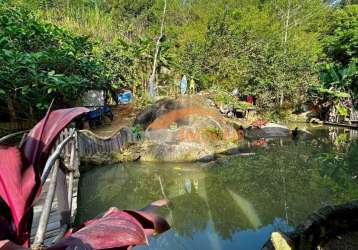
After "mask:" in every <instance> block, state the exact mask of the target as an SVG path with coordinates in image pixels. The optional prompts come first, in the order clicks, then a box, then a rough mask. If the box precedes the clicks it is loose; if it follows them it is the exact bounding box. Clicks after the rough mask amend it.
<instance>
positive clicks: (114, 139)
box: [78, 128, 137, 156]
mask: <svg viewBox="0 0 358 250" xmlns="http://www.w3.org/2000/svg"><path fill="white" fill-rule="evenodd" d="M135 141H137V139H136V136H135V135H134V134H133V133H132V131H131V130H130V129H129V128H121V129H119V130H118V131H117V132H115V133H113V134H112V135H111V136H108V137H101V136H98V135H96V134H94V133H93V132H91V131H89V130H80V131H78V145H79V146H78V147H79V155H80V156H85V155H86V156H91V155H95V154H97V153H112V152H118V151H121V150H123V148H124V147H126V145H128V144H130V143H133V142H135Z"/></svg>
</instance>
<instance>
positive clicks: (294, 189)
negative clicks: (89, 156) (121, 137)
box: [76, 127, 358, 250]
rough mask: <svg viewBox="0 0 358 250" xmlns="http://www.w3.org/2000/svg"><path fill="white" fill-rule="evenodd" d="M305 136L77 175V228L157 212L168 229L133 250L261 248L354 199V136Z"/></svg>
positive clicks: (357, 190) (357, 170)
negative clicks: (118, 215)
mask: <svg viewBox="0 0 358 250" xmlns="http://www.w3.org/2000/svg"><path fill="white" fill-rule="evenodd" d="M308 129H309V131H310V132H311V133H312V136H309V138H300V139H299V140H292V139H286V140H283V139H276V140H271V141H269V142H268V144H267V145H264V146H262V147H252V143H251V146H249V143H247V142H245V143H242V144H241V145H240V146H238V147H239V148H240V151H241V152H246V153H247V152H250V153H255V154H254V155H250V156H228V157H223V158H220V159H218V160H217V161H215V162H211V163H191V164H177V163H171V164H156V163H150V164H149V163H128V164H119V165H115V166H103V167H100V168H96V169H94V170H91V171H89V172H86V173H84V174H82V175H81V179H80V184H79V185H80V186H79V195H78V211H77V217H76V220H77V222H82V221H84V220H86V219H89V218H92V217H94V216H96V215H97V214H99V213H101V212H103V211H105V210H107V209H108V208H109V207H111V206H116V207H119V208H122V209H139V208H142V207H144V206H146V205H147V204H148V203H150V202H151V201H154V200H158V199H162V198H163V197H166V198H168V199H169V200H170V201H171V205H170V206H168V207H164V208H161V209H159V210H157V212H158V213H159V214H161V215H162V216H164V217H165V218H166V219H167V220H168V222H169V224H170V225H171V226H172V229H171V230H169V231H167V232H166V233H164V234H162V235H159V236H156V237H153V238H151V239H150V246H139V247H136V248H135V249H220V250H221V249H222V250H223V249H245V250H246V249H249V250H250V249H252V250H255V249H261V247H262V245H263V244H264V243H265V242H266V240H267V239H269V237H270V234H271V232H272V231H276V230H281V231H286V232H289V231H292V230H293V229H294V227H296V226H297V225H298V224H300V223H302V222H303V221H304V220H305V218H306V217H307V216H308V215H309V214H311V213H312V212H314V211H315V210H317V209H319V208H320V207H322V206H325V205H328V204H339V203H344V202H347V201H350V200H352V199H357V198H358V177H357V176H358V138H357V137H358V131H353V130H347V129H338V128H332V127H319V128H308Z"/></svg>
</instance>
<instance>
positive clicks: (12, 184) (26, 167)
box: [0, 108, 88, 246]
mask: <svg viewBox="0 0 358 250" xmlns="http://www.w3.org/2000/svg"><path fill="white" fill-rule="evenodd" d="M85 112H88V109H86V108H71V109H61V110H56V111H53V112H50V111H48V112H47V114H46V116H45V117H44V118H43V119H42V120H41V121H40V122H39V123H38V124H36V126H35V127H34V128H33V129H32V130H31V131H30V133H29V135H28V136H27V138H26V139H25V143H24V144H23V146H22V148H20V149H19V148H16V147H10V148H6V147H2V148H0V198H1V199H0V208H2V210H3V211H5V210H6V212H2V213H1V214H0V215H1V218H0V223H1V222H2V223H1V225H0V229H2V230H3V232H0V237H1V236H2V235H3V236H4V235H7V236H8V237H9V238H10V239H11V240H12V241H14V242H15V243H17V244H20V245H23V246H28V244H29V236H30V228H31V222H32V208H33V205H34V202H35V200H36V198H37V197H38V195H39V193H40V191H41V181H40V176H41V173H42V170H43V167H44V165H45V163H46V160H47V158H48V156H49V153H50V150H51V147H52V146H53V144H54V142H55V140H56V138H57V136H58V135H59V133H60V132H61V130H62V129H63V128H65V127H66V126H67V125H68V124H69V123H70V122H71V121H72V120H73V119H74V118H75V117H77V116H79V115H81V114H83V113H85ZM4 203H5V205H4ZM5 228H7V229H5ZM0 239H1V238H0Z"/></svg>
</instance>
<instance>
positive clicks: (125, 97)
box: [118, 90, 133, 104]
mask: <svg viewBox="0 0 358 250" xmlns="http://www.w3.org/2000/svg"><path fill="white" fill-rule="evenodd" d="M132 98H133V97H132V92H131V91H130V90H127V91H125V92H123V93H122V94H119V95H118V101H119V102H120V103H122V104H127V103H130V102H131V101H132Z"/></svg>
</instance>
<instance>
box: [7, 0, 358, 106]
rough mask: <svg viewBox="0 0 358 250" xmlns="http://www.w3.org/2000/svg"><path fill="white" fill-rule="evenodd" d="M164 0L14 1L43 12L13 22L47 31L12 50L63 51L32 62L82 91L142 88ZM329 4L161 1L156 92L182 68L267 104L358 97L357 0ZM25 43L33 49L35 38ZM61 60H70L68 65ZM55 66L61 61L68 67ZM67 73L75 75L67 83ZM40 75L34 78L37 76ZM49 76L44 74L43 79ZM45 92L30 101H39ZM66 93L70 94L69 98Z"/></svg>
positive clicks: (208, 83)
mask: <svg viewBox="0 0 358 250" xmlns="http://www.w3.org/2000/svg"><path fill="white" fill-rule="evenodd" d="M164 2H165V0H151V1H145V0H140V1H134V2H133V1H130V0H106V1H100V0H67V1H62V0H51V1H50V0H42V1H37V0H26V1H25V0H14V1H11V4H12V5H17V6H20V7H21V8H28V9H31V11H32V12H33V13H34V15H36V16H38V17H39V18H35V17H34V15H33V14H28V13H27V14H26V15H27V16H26V17H22V21H18V22H27V24H26V25H24V27H23V28H22V29H28V30H27V31H26V32H28V33H29V34H32V32H33V31H32V29H33V28H32V26H31V23H37V24H38V26H39V27H42V28H41V29H43V30H42V31H41V32H40V31H39V30H38V31H37V33H35V34H38V33H39V32H40V33H43V34H39V35H38V36H37V35H36V36H37V38H36V39H37V40H39V41H43V45H41V43H40V45H38V46H37V45H36V46H34V47H33V51H28V50H26V49H24V48H21V49H18V50H20V51H22V52H25V53H30V54H32V53H38V52H40V51H44V53H45V54H46V53H47V54H48V53H60V54H61V55H62V57H59V56H58V55H56V57H53V56H51V58H56V63H55V62H53V60H54V59H52V61H51V64H49V63H48V62H46V69H43V68H41V66H40V65H44V61H43V60H42V59H41V60H42V61H41V62H39V60H40V59H36V60H37V61H36V63H35V65H36V66H35V68H36V70H37V72H38V73H42V74H44V73H43V72H47V73H49V72H51V74H52V73H54V76H55V77H56V79H62V80H63V81H65V82H71V83H72V82H74V83H73V84H71V86H72V87H74V86H73V85H75V86H77V87H78V86H82V87H83V88H81V89H80V90H81V91H82V90H86V89H89V88H96V87H99V86H103V84H104V82H106V83H110V84H111V85H112V86H113V87H125V88H135V89H136V92H137V93H138V94H139V95H143V94H145V92H146V90H147V88H148V79H149V76H150V74H151V68H152V65H153V60H154V51H155V44H156V40H157V39H158V37H159V31H160V22H161V18H162V15H163V5H164ZM334 2H335V3H336V4H332V1H320V0H303V1H302V0H275V1H269V0H266V1H261V0H243V1H235V0H218V1H205V0H195V1H194V0H186V1H183V0H171V1H167V4H168V7H167V12H166V15H165V18H164V36H163V37H162V39H161V40H160V49H159V63H158V64H157V68H156V72H157V75H156V81H157V84H158V86H159V88H158V90H159V94H160V95H163V94H164V95H168V94H173V93H174V92H177V91H178V82H179V79H180V77H181V75H182V74H186V75H187V77H188V78H189V79H190V78H194V79H195V81H196V83H197V85H198V89H199V90H202V89H208V88H213V89H221V90H222V91H226V92H227V93H229V92H231V91H232V90H233V89H238V90H239V92H240V93H241V95H243V96H244V95H254V96H255V97H256V98H257V103H256V104H257V105H259V106H260V107H263V108H274V107H276V106H278V105H280V106H282V104H283V103H284V102H289V105H288V106H294V105H296V104H300V103H303V102H305V100H306V98H307V90H308V89H310V90H312V89H314V90H315V93H316V94H319V95H321V94H323V95H325V93H328V92H329V91H333V93H334V92H339V93H341V92H343V93H348V94H349V95H351V96H353V97H355V96H357V89H358V88H357V66H356V64H357V46H358V45H357V37H358V35H357V29H358V28H357V23H358V21H357V16H358V14H357V9H358V7H357V4H353V2H354V1H353V2H352V1H340V3H339V4H337V1H334ZM5 5H9V3H8V4H5ZM3 9H4V7H3ZM14 11H15V10H14ZM16 11H17V12H18V11H19V10H16ZM24 18H25V19H28V21H25V20H24ZM40 19H42V20H45V21H46V22H49V23H53V24H55V25H57V26H59V27H62V28H64V29H65V30H68V31H69V32H72V33H74V34H78V35H85V36H88V37H89V38H90V40H91V42H89V40H88V39H87V38H84V37H82V36H80V37H77V36H74V35H70V33H67V32H65V31H63V30H62V29H59V28H55V27H54V26H52V25H49V24H44V23H43V22H42V21H39V20H40ZM2 25H8V24H6V23H3V24H2ZM14 25H15V24H14ZM3 27H4V26H3ZM25 27H27V28H25ZM9 28H10V27H9ZM14 29H16V27H15V26H14ZM49 30H54V31H49ZM10 33H12V32H10ZM5 35H6V36H8V34H5ZM12 35H16V32H15V33H14V34H12ZM1 36H4V34H1ZM44 37H45V38H44ZM5 39H8V38H6V37H5ZM51 39H52V40H55V41H58V40H61V44H56V45H55V47H57V49H58V50H50V51H49V48H50V47H51V48H53V42H51V41H52V40H51ZM56 39H57V40H56ZM26 40H28V39H27V38H26ZM1 41H2V39H1ZM23 41H24V40H23ZM74 41H76V42H74ZM34 42H35V41H34ZM25 43H26V46H28V47H32V45H31V43H32V41H31V42H30V43H28V44H27V42H25ZM93 44H94V45H95V46H94V49H92V45H93ZM0 45H1V46H4V45H3V43H1V44H0ZM41 46H42V47H41ZM4 48H5V47H4ZM5 49H6V48H5ZM54 51H56V52H54ZM60 51H61V52H60ZM70 52H71V53H70ZM2 53H4V52H2ZM72 53H73V55H72ZM66 60H70V61H71V63H72V64H73V65H76V66H72V64H68V63H67V62H66V63H64V61H66ZM99 62H102V63H103V64H102V65H103V67H102V66H101V65H100V64H99ZM7 63H8V62H7ZM16 64H17V62H16ZM54 64H56V65H57V66H55V65H54ZM61 64H62V66H63V65H66V70H65V71H64V68H61V67H60V66H59V65H61ZM86 64H88V65H86ZM17 65H18V64H17ZM68 65H71V67H67V66H68ZM9 67H10V68H16V67H13V66H9ZM27 68H28V69H29V68H30V67H27ZM84 69H86V70H85V71H86V72H84ZM79 72H80V73H79ZM44 75H46V74H44ZM47 76H48V74H47ZM54 76H48V77H50V78H53V77H54ZM69 77H75V78H76V77H77V78H76V79H75V81H73V80H69V79H70V78H69ZM25 78H26V82H34V80H33V76H31V77H27V76H26V77H25ZM66 79H67V80H66ZM8 80H9V79H8ZM8 80H7V81H8ZM38 81H39V80H38V78H36V81H35V82H38ZM46 81H47V80H45V79H43V77H42V78H41V82H46ZM81 81H83V82H81ZM22 82H23V81H22ZM50 82H51V81H50ZM46 84H49V83H46ZM60 85H62V83H58V84H57V85H56V84H52V85H51V87H46V88H42V87H41V91H37V90H36V95H38V96H41V97H42V98H43V96H44V93H48V92H50V94H51V93H53V95H58V93H60V96H63V97H66V96H67V94H66V93H68V91H69V92H71V93H75V92H76V91H75V92H73V89H71V90H70V88H67V87H66V86H67V85H66V84H64V87H63V89H61V91H60V90H59V86H60ZM46 86H47V85H46ZM77 87H74V89H78V88H77ZM15 89H16V87H15ZM21 89H22V88H21ZM25 90H26V88H25ZM317 90H318V91H317ZM34 91H35V89H34ZM7 92H8V90H5V89H4V90H3V91H2V93H3V94H4V93H7ZM18 92H19V89H16V91H15V92H14V93H11V94H10V95H6V96H11V95H12V96H16V98H17V101H16V102H22V101H19V100H20V99H21V100H22V99H23V97H20V95H19V93H18ZM339 93H338V95H339ZM76 94H77V93H76ZM78 94H80V93H78ZM26 96H27V97H28V96H29V95H26ZM31 96H32V95H31ZM32 98H34V97H32ZM49 98H50V97H49V96H48V97H46V100H40V101H38V100H36V101H35V103H36V104H38V107H45V106H46V105H45V104H46V103H48V99H49ZM65 99H66V98H65ZM70 99H71V100H72V99H73V98H72V97H71V96H70ZM28 101H29V102H30V101H33V100H28ZM2 102H5V100H4V98H3V99H2ZM286 106H287V105H286Z"/></svg>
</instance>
